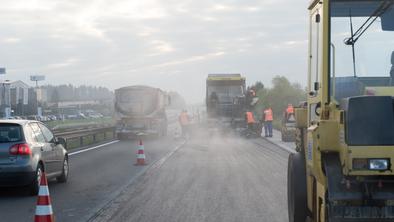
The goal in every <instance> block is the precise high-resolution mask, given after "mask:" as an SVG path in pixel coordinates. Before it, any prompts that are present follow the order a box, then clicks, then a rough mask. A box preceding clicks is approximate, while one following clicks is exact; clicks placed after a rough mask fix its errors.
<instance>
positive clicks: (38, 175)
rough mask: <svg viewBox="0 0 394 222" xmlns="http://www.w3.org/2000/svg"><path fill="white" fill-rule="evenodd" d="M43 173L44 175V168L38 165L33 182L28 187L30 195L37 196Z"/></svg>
mask: <svg viewBox="0 0 394 222" xmlns="http://www.w3.org/2000/svg"><path fill="white" fill-rule="evenodd" d="M43 173H44V168H43V167H42V165H41V164H38V166H37V169H36V173H35V176H34V179H33V182H32V183H31V184H30V186H29V190H30V195H32V196H36V195H37V194H38V191H39V190H40V182H41V177H42V176H43Z"/></svg>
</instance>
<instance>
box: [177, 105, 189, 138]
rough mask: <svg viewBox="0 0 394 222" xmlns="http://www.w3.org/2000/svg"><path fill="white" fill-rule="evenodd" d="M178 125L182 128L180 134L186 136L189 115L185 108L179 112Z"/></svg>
mask: <svg viewBox="0 0 394 222" xmlns="http://www.w3.org/2000/svg"><path fill="white" fill-rule="evenodd" d="M178 121H179V125H181V129H182V136H183V137H186V135H188V134H189V124H190V117H189V115H188V114H187V110H185V109H184V110H182V112H181V114H180V115H179V118H178Z"/></svg>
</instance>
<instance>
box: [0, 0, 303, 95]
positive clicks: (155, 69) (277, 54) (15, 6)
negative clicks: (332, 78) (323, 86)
mask: <svg viewBox="0 0 394 222" xmlns="http://www.w3.org/2000/svg"><path fill="white" fill-rule="evenodd" d="M308 3H309V1H307V0H303V1H299V0H293V1H288V0H287V1H286V0H226V1H224V0H215V1H209V0H198V1H196V0H182V1H179V0H143V1H141V0H116V1H111V0H25V1H22V0H12V1H9V0H0V5H1V7H0V67H6V69H7V74H6V75H5V76H0V78H1V79H9V80H22V81H25V82H26V83H29V84H32V85H33V83H32V82H30V78H29V76H31V75H45V76H46V80H45V81H44V82H41V83H40V84H54V85H58V84H65V83H66V84H69V83H70V84H75V85H97V86H105V87H108V88H110V89H116V88H119V87H122V86H128V85H140V84H144V85H151V86H154V87H159V88H162V89H164V90H172V91H177V92H179V93H181V94H182V95H183V96H184V97H185V98H186V99H187V100H188V101H190V102H200V101H203V100H204V98H205V79H206V77H207V74H208V73H241V74H242V75H244V76H245V77H246V78H247V82H248V83H249V84H251V83H253V82H255V81H262V82H263V83H264V84H265V85H267V86H269V85H270V84H271V79H272V78H273V77H274V76H276V75H283V76H286V77H287V78H288V79H289V80H290V81H292V82H298V83H301V84H302V85H306V83H305V82H306V79H307V77H306V73H307V28H308V25H307V19H308V11H307V6H308Z"/></svg>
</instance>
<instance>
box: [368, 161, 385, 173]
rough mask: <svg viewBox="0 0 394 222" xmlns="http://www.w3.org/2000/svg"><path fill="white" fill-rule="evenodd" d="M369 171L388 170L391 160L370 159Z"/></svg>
mask: <svg viewBox="0 0 394 222" xmlns="http://www.w3.org/2000/svg"><path fill="white" fill-rule="evenodd" d="M368 162H369V164H368V165H369V169H370V170H379V171H383V170H388V169H389V160H388V159H369V161H368Z"/></svg>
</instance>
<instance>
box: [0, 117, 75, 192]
mask: <svg viewBox="0 0 394 222" xmlns="http://www.w3.org/2000/svg"><path fill="white" fill-rule="evenodd" d="M64 145H65V141H64V139H62V138H56V137H55V136H54V134H53V133H52V132H51V130H49V129H48V128H47V127H46V126H45V125H44V124H42V123H41V122H38V121H35V120H0V187H14V186H26V187H27V188H28V189H29V191H30V193H31V194H32V195H36V194H37V193H38V190H39V183H40V179H41V176H42V173H43V172H45V174H46V175H47V177H48V178H49V179H50V178H56V179H57V181H58V182H61V183H64V182H66V181H67V177H68V173H69V165H68V154H67V150H66V149H65V148H64Z"/></svg>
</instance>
